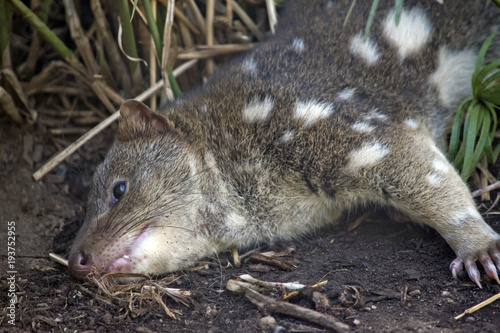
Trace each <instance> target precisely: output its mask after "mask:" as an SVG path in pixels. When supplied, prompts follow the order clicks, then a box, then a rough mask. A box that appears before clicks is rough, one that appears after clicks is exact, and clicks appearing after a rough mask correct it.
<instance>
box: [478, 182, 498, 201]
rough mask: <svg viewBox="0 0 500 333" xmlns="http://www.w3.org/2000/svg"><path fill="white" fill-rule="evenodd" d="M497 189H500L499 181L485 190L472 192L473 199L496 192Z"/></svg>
mask: <svg viewBox="0 0 500 333" xmlns="http://www.w3.org/2000/svg"><path fill="white" fill-rule="evenodd" d="M497 188H500V181H497V182H495V183H493V184H491V185H488V186H486V187H485V188H482V189H480V190H477V191H474V192H472V197H473V198H475V197H478V196H480V195H483V194H484V193H487V192H491V191H493V190H496V189H497Z"/></svg>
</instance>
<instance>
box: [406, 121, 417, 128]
mask: <svg viewBox="0 0 500 333" xmlns="http://www.w3.org/2000/svg"><path fill="white" fill-rule="evenodd" d="M405 125H406V126H408V127H409V128H412V129H417V127H418V123H417V121H416V120H415V119H411V118H408V119H406V120H405Z"/></svg>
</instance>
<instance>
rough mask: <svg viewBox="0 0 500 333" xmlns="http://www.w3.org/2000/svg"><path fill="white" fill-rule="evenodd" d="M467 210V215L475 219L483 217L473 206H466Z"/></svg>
mask: <svg viewBox="0 0 500 333" xmlns="http://www.w3.org/2000/svg"><path fill="white" fill-rule="evenodd" d="M467 212H468V213H469V215H470V216H471V217H473V218H475V219H478V220H482V219H483V217H482V216H481V214H480V213H479V212H478V211H477V209H476V208H475V207H469V208H467Z"/></svg>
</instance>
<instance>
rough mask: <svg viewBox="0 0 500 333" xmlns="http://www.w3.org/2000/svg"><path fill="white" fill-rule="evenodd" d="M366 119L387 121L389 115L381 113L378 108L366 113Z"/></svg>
mask: <svg viewBox="0 0 500 333" xmlns="http://www.w3.org/2000/svg"><path fill="white" fill-rule="evenodd" d="M365 119H366V120H368V121H370V120H372V119H376V120H380V121H385V120H387V116H386V115H385V114H383V113H380V111H379V110H378V109H373V110H371V111H370V112H369V113H368V114H366V115H365Z"/></svg>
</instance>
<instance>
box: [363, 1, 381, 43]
mask: <svg viewBox="0 0 500 333" xmlns="http://www.w3.org/2000/svg"><path fill="white" fill-rule="evenodd" d="M378 2H379V0H373V2H372V8H371V9H370V14H369V15H368V20H367V21H366V27H365V38H368V36H369V35H370V28H371V27H372V24H373V19H374V18H375V12H376V11H377V7H378Z"/></svg>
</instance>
